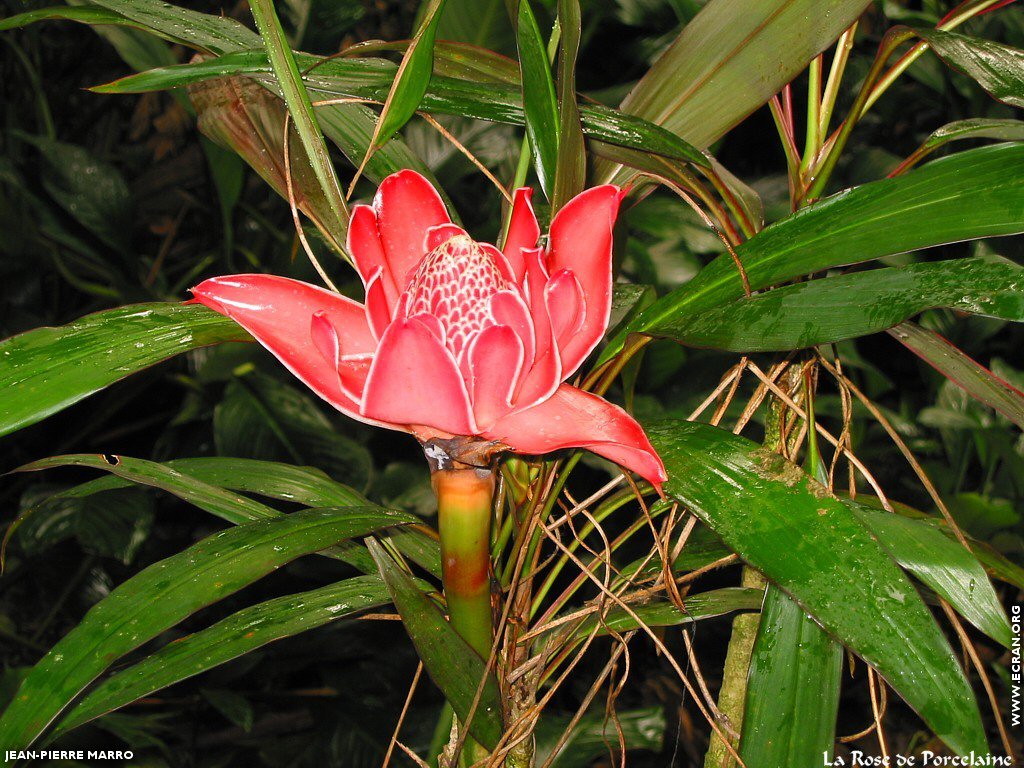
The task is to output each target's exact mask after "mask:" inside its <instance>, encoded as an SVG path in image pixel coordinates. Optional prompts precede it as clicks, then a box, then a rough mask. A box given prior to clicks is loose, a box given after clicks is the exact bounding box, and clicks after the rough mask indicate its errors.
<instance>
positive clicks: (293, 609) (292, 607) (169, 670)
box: [56, 576, 388, 734]
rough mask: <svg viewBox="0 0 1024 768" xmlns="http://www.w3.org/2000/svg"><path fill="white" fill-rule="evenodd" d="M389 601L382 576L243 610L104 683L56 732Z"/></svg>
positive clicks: (89, 695)
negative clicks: (273, 644)
mask: <svg viewBox="0 0 1024 768" xmlns="http://www.w3.org/2000/svg"><path fill="white" fill-rule="evenodd" d="M387 602H388V593H387V590H386V589H385V588H384V584H383V582H382V581H381V580H380V578H379V577H377V576H357V577H356V578H354V579H346V580H345V581H341V582H338V583H337V584H331V585H329V586H326V587H321V588H320V589H314V590H311V591H309V592H302V593H300V594H296V595H288V596H287V597H279V598H276V599H274V600H268V601H266V602H264V603H259V604H258V605H254V606H252V607H250V608H245V609H244V610H241V611H238V612H237V613H234V614H232V615H231V616H229V617H228V618H226V619H222V620H221V621H219V622H217V623H216V624H214V625H212V626H211V627H209V628H207V629H204V630H201V631H199V632H195V633H194V634H191V635H188V636H187V637H183V638H181V639H180V640H176V641H175V642H173V643H169V644H167V645H165V646H164V647H162V648H160V649H159V650H158V651H156V652H155V653H153V654H150V655H149V656H147V657H146V658H145V659H143V660H142V661H140V662H139V663H138V664H135V665H134V666H131V667H128V668H127V669H124V670H121V671H119V672H116V673H115V674H113V675H111V676H110V677H108V678H107V679H105V680H103V681H102V682H101V683H99V685H97V686H96V687H95V688H93V689H92V690H91V691H90V692H89V693H88V694H87V695H86V696H85V697H84V698H83V699H81V700H80V701H79V702H78V703H76V704H75V705H74V706H73V707H72V708H71V710H70V711H69V712H68V714H67V716H66V717H65V718H64V719H63V720H61V721H60V722H59V723H58V725H57V728H56V733H57V734H59V733H64V732H66V731H70V730H71V729H72V728H77V727H78V726H80V725H82V724H83V723H87V722H89V721H90V720H93V719H95V718H97V717H99V716H101V715H104V714H106V713H107V712H111V711H113V710H115V709H119V708H120V707H123V706H125V705H126V704H130V703H132V702H133V701H136V700H138V699H140V698H142V697H143V696H148V695H149V694H151V693H153V692H154V691H159V690H160V689H162V688H166V687H167V686H169V685H174V684H175V683H178V682H181V681H182V680H186V679H188V678H189V677H192V676H193V675H198V674H200V673H202V672H205V671H207V670H209V669H213V668H214V667H216V666H219V665H220V664H224V663H226V662H228V661H231V660H232V659H237V658H238V657H239V656H243V655H245V654H246V653H249V652H251V651H254V650H256V649H257V648H261V647H263V646H264V645H266V644H267V643H271V642H273V641H275V640H280V639H281V638H284V637H291V636H292V635H297V634H299V633H300V632H305V631H307V630H310V629H314V628H316V627H320V626H323V625H324V624H327V623H329V622H332V621H336V620H337V619H340V618H343V617H345V616H349V615H351V614H353V613H355V612H357V611H361V610H363V609H366V608H373V607H375V606H378V605H383V604H384V603H387Z"/></svg>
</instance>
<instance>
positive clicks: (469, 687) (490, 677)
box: [366, 539, 503, 749]
mask: <svg viewBox="0 0 1024 768" xmlns="http://www.w3.org/2000/svg"><path fill="white" fill-rule="evenodd" d="M366 546H367V548H368V549H369V550H370V554H371V555H372V556H373V559H374V560H375V561H376V563H377V567H378V568H379V569H380V574H381V576H382V577H383V579H384V583H385V584H386V585H387V588H388V593H389V594H390V595H391V600H392V602H394V604H395V608H397V609H398V613H399V614H400V615H401V617H402V624H404V625H405V630H406V632H408V633H409V637H410V638H411V639H412V643H413V645H414V646H416V652H417V653H418V654H419V657H420V660H421V661H422V662H423V666H424V667H426V670H427V672H428V673H429V674H430V677H431V678H432V679H433V681H434V682H435V683H436V684H437V687H438V688H440V689H441V692H442V693H443V694H444V696H445V699H447V700H448V703H449V704H451V705H452V708H453V709H454V710H455V713H456V714H457V715H458V716H459V720H460V721H461V722H463V723H465V722H466V720H467V718H468V716H469V712H470V709H471V707H472V705H473V700H474V699H475V698H476V694H477V689H478V688H479V687H480V684H481V682H483V688H482V691H481V693H480V700H479V702H478V703H477V706H476V709H475V710H474V712H473V718H472V720H470V721H469V732H470V733H471V734H472V736H473V738H474V739H476V740H477V741H478V742H480V743H481V744H482V745H483V746H485V747H487V748H488V749H494V747H495V746H496V745H497V743H498V741H499V740H500V739H501V734H502V730H503V728H502V723H501V695H500V693H499V692H498V683H497V681H496V680H495V678H494V673H493V672H490V671H488V670H487V669H486V668H485V666H484V662H483V660H482V659H481V658H480V656H478V655H477V653H476V651H474V650H473V649H472V648H471V647H470V646H469V644H468V643H466V641H465V640H463V639H462V637H461V636H460V635H459V634H458V632H456V631H455V628H454V627H452V625H451V624H449V623H448V621H447V620H446V619H445V618H444V616H443V615H442V614H441V611H440V610H438V608H437V606H436V605H434V603H432V602H431V601H430V598H428V597H427V596H426V595H425V594H424V593H423V591H422V590H421V589H420V587H419V586H417V585H416V582H415V580H414V579H413V578H412V576H410V575H409V574H408V573H406V572H405V571H404V570H402V568H401V567H399V565H398V564H397V563H396V562H395V561H394V560H393V559H392V557H391V555H389V554H387V552H385V551H384V548H383V547H381V545H380V544H378V543H377V542H376V541H375V540H374V539H367V540H366Z"/></svg>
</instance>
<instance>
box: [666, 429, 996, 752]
mask: <svg viewBox="0 0 1024 768" xmlns="http://www.w3.org/2000/svg"><path fill="white" fill-rule="evenodd" d="M646 426H647V432H648V435H649V436H650V438H651V442H652V443H653V444H654V446H655V448H656V449H657V450H658V452H659V454H660V455H661V457H662V459H663V460H664V462H665V466H666V468H667V469H668V474H669V481H668V483H667V484H666V486H665V490H666V492H667V493H668V495H669V496H670V497H672V498H673V499H675V500H677V501H679V502H680V503H681V504H683V505H685V506H686V507H687V508H689V509H690V510H691V511H693V512H694V514H696V515H697V516H698V517H700V518H701V520H703V521H704V522H705V523H707V525H708V526H710V527H711V528H712V529H713V530H714V531H715V532H716V533H718V534H719V535H720V536H721V537H722V538H723V539H724V540H725V542H726V544H728V545H729V546H730V547H731V548H732V549H733V550H734V551H736V552H737V553H738V554H739V555H740V556H741V557H743V558H744V559H745V560H746V561H747V562H749V563H750V564H751V565H753V566H754V567H755V568H757V569H758V570H760V571H762V572H763V573H764V574H765V576H767V577H768V578H769V579H771V580H772V581H773V582H775V584H776V585H778V586H779V587H781V588H782V589H783V590H784V591H785V592H786V593H787V594H789V595H790V596H791V597H793V598H794V599H795V600H796V601H797V603H799V604H800V605H801V606H802V607H803V608H804V610H806V611H807V612H808V613H810V614H811V615H813V616H814V617H815V619H817V620H818V622H819V623H821V625H822V626H823V627H825V629H827V630H828V631H829V632H830V633H832V634H833V635H834V636H835V637H836V638H838V639H839V640H841V641H842V642H843V644H844V645H847V646H848V647H849V648H851V649H852V650H853V651H855V652H856V653H857V654H859V655H860V656H862V657H863V658H864V659H865V660H866V661H867V662H868V663H870V664H871V665H872V666H874V667H875V668H876V669H877V670H878V671H879V672H880V673H881V674H882V676H883V677H884V678H885V679H886V680H887V681H888V682H889V684H890V685H891V686H892V687H893V688H894V689H895V690H896V692H897V693H899V695H900V696H902V697H903V698H904V700H906V701H907V703H908V704H910V706H911V707H913V708H914V709H915V710H917V712H918V714H919V715H921V717H922V718H923V719H924V720H925V722H926V723H927V724H928V725H929V727H930V728H931V729H932V730H933V731H935V733H936V734H937V735H938V736H939V737H940V738H942V740H943V741H945V742H946V743H947V744H948V745H949V746H950V748H952V749H953V750H955V751H957V752H959V753H964V754H966V753H967V752H970V751H971V750H972V749H973V750H975V751H978V752H980V751H983V750H984V749H985V735H984V730H983V728H982V725H981V716H980V714H979V711H978V707H977V703H976V702H975V699H974V694H973V692H972V691H971V688H970V686H969V685H968V683H967V680H966V678H965V677H964V673H963V670H961V668H960V667H959V665H958V663H957V660H956V657H955V655H954V654H953V651H952V649H951V648H950V646H949V643H948V642H947V641H946V638H945V637H944V636H943V634H942V631H941V630H940V629H939V627H938V625H937V624H936V622H935V619H934V618H933V617H932V615H931V613H930V612H929V611H928V609H927V608H926V607H925V605H924V603H923V602H922V601H921V598H920V596H919V595H918V593H917V591H916V590H915V589H914V587H913V585H912V584H911V583H910V581H909V580H908V579H907V577H906V576H905V575H904V574H903V572H902V571H900V569H899V568H898V567H897V566H896V564H895V563H894V562H893V561H892V560H891V558H890V557H889V555H888V553H887V552H886V551H885V550H884V549H883V548H882V546H881V545H880V544H879V543H878V541H877V540H876V539H875V538H874V537H873V536H872V535H871V534H870V533H869V532H868V530H867V529H866V528H865V527H864V526H863V525H862V524H861V523H860V521H859V520H858V519H857V517H856V516H855V515H854V514H853V513H852V512H851V511H850V510H849V509H848V508H847V507H846V506H845V505H844V504H843V503H842V502H840V501H838V500H837V499H835V498H833V497H831V496H829V495H828V494H827V493H826V492H825V490H824V489H823V488H822V487H821V486H820V485H818V484H817V483H815V482H814V481H812V480H811V479H810V478H808V477H807V476H806V475H805V474H804V473H803V472H802V471H801V470H800V469H799V468H798V467H796V466H795V465H793V464H791V463H789V462H787V461H786V460H785V459H783V458H782V457H780V456H779V455H777V454H775V453H771V452H769V451H767V450H765V449H763V448H761V447H760V446H758V445H757V444H756V443H753V442H751V441H749V440H747V439H745V438H742V437H738V436H735V435H733V434H731V433H729V432H726V431H724V430H720V429H717V428H715V427H711V426H708V425H705V424H697V423H691V422H684V421H677V420H664V421H659V422H654V423H650V424H648V425H646Z"/></svg>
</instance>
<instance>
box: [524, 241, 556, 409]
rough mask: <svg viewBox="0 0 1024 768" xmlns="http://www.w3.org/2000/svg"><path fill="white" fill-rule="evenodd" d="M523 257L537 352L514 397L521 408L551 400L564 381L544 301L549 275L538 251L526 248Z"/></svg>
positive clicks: (537, 249)
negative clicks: (552, 394)
mask: <svg viewBox="0 0 1024 768" xmlns="http://www.w3.org/2000/svg"><path fill="white" fill-rule="evenodd" d="M522 254H523V257H524V258H525V259H526V290H527V294H528V296H529V307H530V319H531V321H532V322H533V330H534V342H535V350H536V351H535V352H534V356H533V358H534V359H533V365H532V366H530V369H529V370H528V371H527V372H526V375H524V376H523V381H522V383H521V384H520V386H519V391H517V392H516V394H515V402H516V405H517V406H518V407H520V408H528V407H529V406H531V405H535V404H536V403H539V402H540V401H541V400H546V399H547V398H548V397H550V396H551V393H553V392H554V391H555V389H557V388H558V385H559V384H560V383H561V382H562V379H563V378H564V377H563V376H562V364H561V360H560V357H559V354H558V347H557V346H556V344H555V339H554V336H553V334H552V332H551V321H550V319H549V318H548V308H547V304H546V303H545V301H544V288H545V286H546V285H547V282H548V275H547V272H546V271H545V268H544V265H543V263H542V260H543V254H542V252H541V250H540V249H539V248H526V249H524V250H523V251H522Z"/></svg>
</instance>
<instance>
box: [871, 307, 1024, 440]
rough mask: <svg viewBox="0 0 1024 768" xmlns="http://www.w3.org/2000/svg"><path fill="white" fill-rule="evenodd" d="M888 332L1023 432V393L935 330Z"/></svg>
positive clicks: (907, 326) (904, 327) (908, 326)
mask: <svg viewBox="0 0 1024 768" xmlns="http://www.w3.org/2000/svg"><path fill="white" fill-rule="evenodd" d="M889 333H890V334H891V335H892V336H893V338H895V339H896V340H897V341H899V342H900V343H901V344H902V345H903V346H905V347H906V348H907V349H909V350H910V351H911V352H913V353H914V354H915V355H917V356H918V357H920V358H921V359H922V360H924V361H925V362H926V363H928V365H930V366H932V367H933V368H934V369H935V370H937V371H938V372H939V373H941V374H942V375H943V376H945V377H946V378H948V379H949V380H950V381H952V382H953V383H954V384H956V385H957V386H958V387H961V388H962V389H964V391H966V392H967V393H968V394H969V395H970V396H971V397H973V398H975V399H977V400H979V401H981V402H983V403H985V405H989V406H991V407H993V408H995V409H996V410H997V411H999V413H1001V414H1003V416H1005V417H1006V418H1008V419H1009V420H1010V421H1012V422H1013V423H1014V424H1016V425H1017V426H1018V427H1020V428H1021V429H1024V392H1021V391H1020V390H1019V389H1017V388H1016V387H1015V386H1013V385H1012V384H1010V383H1009V382H1008V381H1004V380H1003V379H1001V378H999V377H998V376H996V375H995V374H994V373H992V371H990V370H989V369H988V368H986V367H985V366H983V365H981V364H979V363H977V362H975V361H974V360H972V359H971V358H970V357H968V356H967V355H966V354H964V353H963V352H961V351H960V350H959V349H957V348H956V347H955V346H953V345H952V344H950V343H949V342H948V341H946V339H944V338H942V337H941V336H940V335H939V334H937V333H935V332H934V331H929V330H926V329H925V328H922V327H921V326H919V325H916V324H914V323H901V324H900V325H898V326H896V327H895V328H893V329H892V330H891V331H889Z"/></svg>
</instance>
